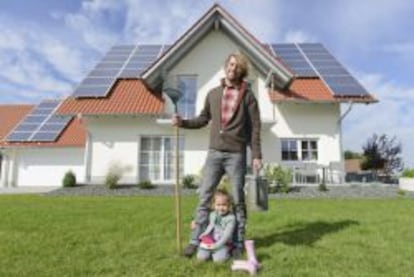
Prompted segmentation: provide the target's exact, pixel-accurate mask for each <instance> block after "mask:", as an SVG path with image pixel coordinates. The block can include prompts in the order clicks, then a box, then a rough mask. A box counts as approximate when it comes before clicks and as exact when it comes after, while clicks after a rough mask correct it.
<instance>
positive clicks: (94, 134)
mask: <svg viewBox="0 0 414 277" xmlns="http://www.w3.org/2000/svg"><path fill="white" fill-rule="evenodd" d="M86 120H87V124H88V128H89V132H90V137H91V146H92V147H91V148H92V150H91V183H102V182H103V181H104V180H105V176H106V174H107V173H108V170H109V168H110V167H111V165H112V164H117V165H120V166H121V167H124V168H128V170H127V171H125V172H124V175H123V178H122V179H121V180H120V183H129V184H134V183H137V182H138V181H139V180H138V176H139V149H140V138H141V136H171V137H174V136H175V132H174V128H173V127H172V126H171V124H170V123H157V121H156V120H155V118H151V117H118V118H114V117H99V118H88V119H86ZM180 136H183V137H184V139H185V147H186V149H185V153H184V172H185V173H192V174H198V173H199V172H200V170H201V168H202V165H203V164H204V159H205V156H206V150H207V148H208V128H204V129H202V130H183V129H180Z"/></svg>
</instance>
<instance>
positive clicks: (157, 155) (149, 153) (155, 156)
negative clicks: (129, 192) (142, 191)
mask: <svg viewBox="0 0 414 277" xmlns="http://www.w3.org/2000/svg"><path fill="white" fill-rule="evenodd" d="M140 145H141V149H140V157H139V163H140V164H139V175H140V176H139V179H140V180H141V181H144V180H150V181H152V182H170V181H173V179H174V177H175V159H174V155H175V138H174V137H170V136H159V137H158V136H154V137H141V143H140ZM183 146H184V138H182V137H180V147H179V149H180V152H179V159H180V175H181V176H182V174H183V164H184V155H183V153H184V151H183V149H184V147H183Z"/></svg>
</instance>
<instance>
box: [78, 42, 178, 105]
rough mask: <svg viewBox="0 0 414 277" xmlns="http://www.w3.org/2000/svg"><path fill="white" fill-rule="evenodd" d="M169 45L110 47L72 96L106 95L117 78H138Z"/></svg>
mask: <svg viewBox="0 0 414 277" xmlns="http://www.w3.org/2000/svg"><path fill="white" fill-rule="evenodd" d="M170 46H171V45H159V44H147V45H117V46H114V47H112V48H111V49H110V50H109V51H108V52H107V53H106V55H105V56H104V57H103V58H102V60H101V61H100V62H99V63H98V64H97V65H96V66H95V68H94V69H92V71H91V72H90V73H89V74H88V75H87V76H86V77H85V79H83V80H82V82H81V83H80V84H79V85H78V86H77V87H76V88H75V90H74V92H73V93H72V96H73V97H78V98H79V97H106V95H107V94H108V92H109V91H110V90H111V88H112V86H113V85H114V83H115V81H116V80H117V79H118V78H138V77H140V76H141V74H142V73H143V72H144V71H145V70H146V69H147V68H148V67H149V66H151V64H153V63H154V62H155V61H156V60H157V59H158V58H159V57H160V55H161V54H162V53H164V52H165V51H167V50H168V49H169V47H170Z"/></svg>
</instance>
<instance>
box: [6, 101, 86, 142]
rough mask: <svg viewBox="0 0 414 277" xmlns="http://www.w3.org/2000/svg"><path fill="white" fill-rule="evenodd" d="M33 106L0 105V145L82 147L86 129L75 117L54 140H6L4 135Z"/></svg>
mask: <svg viewBox="0 0 414 277" xmlns="http://www.w3.org/2000/svg"><path fill="white" fill-rule="evenodd" d="M33 107H34V106H32V105H3V106H0V120H1V124H0V146H3V147H10V146H13V147H14V146H18V147H27V146H36V147H67V146H73V147H83V146H84V145H85V141H86V131H85V128H84V126H83V125H82V122H81V121H80V120H79V119H77V118H75V119H73V120H72V121H71V122H70V123H69V124H68V126H67V127H66V128H65V129H64V130H63V131H62V133H61V135H60V136H59V137H58V139H57V140H56V141H55V142H6V141H4V139H5V138H6V136H7V135H8V134H9V133H10V132H11V131H12V130H13V129H14V128H15V126H17V124H18V123H19V122H20V121H21V120H22V119H23V118H24V117H25V115H26V114H28V113H29V112H30V110H31V109H32V108H33Z"/></svg>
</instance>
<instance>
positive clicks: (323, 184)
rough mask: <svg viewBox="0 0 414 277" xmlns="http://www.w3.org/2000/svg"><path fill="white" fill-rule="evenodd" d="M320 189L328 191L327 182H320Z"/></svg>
mask: <svg viewBox="0 0 414 277" xmlns="http://www.w3.org/2000/svg"><path fill="white" fill-rule="evenodd" d="M318 189H319V191H328V187H327V186H326V184H325V183H320V184H319V187H318Z"/></svg>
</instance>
